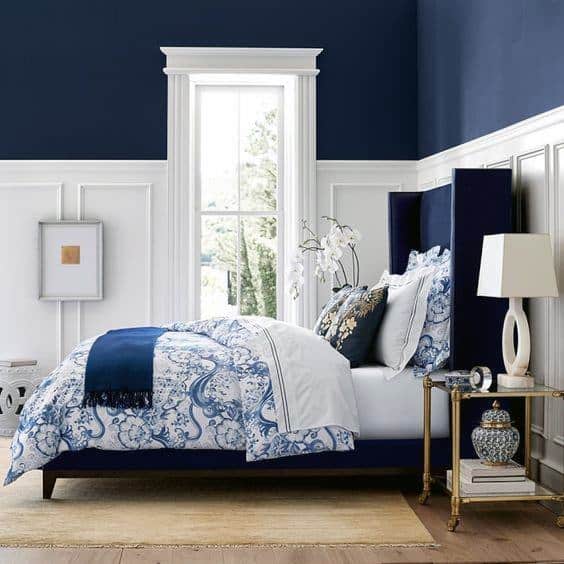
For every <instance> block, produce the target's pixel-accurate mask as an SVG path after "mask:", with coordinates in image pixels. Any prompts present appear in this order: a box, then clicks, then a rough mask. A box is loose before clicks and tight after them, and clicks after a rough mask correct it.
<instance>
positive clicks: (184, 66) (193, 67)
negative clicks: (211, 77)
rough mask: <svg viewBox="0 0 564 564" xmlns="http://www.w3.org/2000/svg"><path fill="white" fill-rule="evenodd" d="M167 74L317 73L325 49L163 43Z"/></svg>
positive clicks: (162, 48) (309, 74)
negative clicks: (164, 45) (165, 45)
mask: <svg viewBox="0 0 564 564" xmlns="http://www.w3.org/2000/svg"><path fill="white" fill-rule="evenodd" d="M161 51H162V52H163V53H164V54H165V55H166V68H165V69H164V72H165V74H169V75H170V74H187V73H188V74H190V73H194V72H229V73H239V72H241V73H267V74H293V75H300V76H315V75H317V74H318V73H319V71H318V70H317V69H316V68H315V64H316V58H317V56H318V55H319V54H320V53H321V52H322V51H323V49H257V48H247V47H161Z"/></svg>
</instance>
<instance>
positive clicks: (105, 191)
mask: <svg viewBox="0 0 564 564" xmlns="http://www.w3.org/2000/svg"><path fill="white" fill-rule="evenodd" d="M151 192H152V185H151V184H150V183H135V184H133V183H101V184H79V186H78V201H77V219H99V218H104V220H103V221H104V251H105V252H104V271H105V272H107V273H108V275H107V276H105V280H104V299H103V300H102V301H101V302H91V303H87V302H79V303H78V312H79V315H78V316H77V340H78V341H81V340H82V339H84V338H89V337H92V336H94V335H97V334H100V333H103V332H104V331H106V330H107V329H116V328H120V327H123V320H124V319H127V320H128V323H129V324H131V325H151V323H152V319H153V303H152V302H153V292H152V278H153V271H152V255H153V249H152V246H153V239H152V233H151V232H152V223H153V221H152V210H151V199H152V198H151Z"/></svg>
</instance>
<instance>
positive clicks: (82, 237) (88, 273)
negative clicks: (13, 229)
mask: <svg viewBox="0 0 564 564" xmlns="http://www.w3.org/2000/svg"><path fill="white" fill-rule="evenodd" d="M102 298H103V232H102V222H101V221H99V220H95V219H93V220H82V221H78V220H76V221H73V220H69V221H40V222H39V299H40V300H73V301H77V300H101V299H102Z"/></svg>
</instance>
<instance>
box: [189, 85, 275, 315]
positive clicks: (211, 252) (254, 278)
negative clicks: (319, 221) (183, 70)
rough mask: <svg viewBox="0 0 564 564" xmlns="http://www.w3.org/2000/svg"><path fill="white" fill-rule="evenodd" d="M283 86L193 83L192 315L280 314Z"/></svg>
mask: <svg viewBox="0 0 564 564" xmlns="http://www.w3.org/2000/svg"><path fill="white" fill-rule="evenodd" d="M283 122H284V120H283V87H282V86H268V85H262V86H257V85H205V84H202V85H197V86H196V88H195V123H196V129H195V156H196V178H195V185H196V198H197V202H198V203H199V205H198V210H199V212H198V214H197V215H198V218H197V221H198V224H199V234H200V248H199V281H198V282H199V288H200V292H199V312H197V315H198V317H201V318H208V317H214V316H223V315H239V314H241V315H264V316H269V317H277V316H280V317H281V308H282V293H283V284H284V277H283V276H281V273H283V267H282V257H283V252H282V248H281V245H282V242H283V239H284V237H283V195H284V190H283V182H282V177H283V139H284V135H283Z"/></svg>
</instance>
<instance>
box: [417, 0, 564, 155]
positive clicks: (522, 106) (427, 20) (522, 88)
mask: <svg viewBox="0 0 564 564" xmlns="http://www.w3.org/2000/svg"><path fill="white" fill-rule="evenodd" d="M417 20H418V109H419V111H418V115H419V123H418V137H419V140H418V151H419V156H420V157H424V156H427V155H430V154H432V153H436V152H438V151H441V150H443V149H446V148H448V147H451V146H453V145H458V144H459V143H463V142H465V141H468V140H470V139H473V138H475V137H479V136H481V135H485V134H486V133H489V132H491V131H495V130H496V129H500V128H502V127H505V126H507V125H509V124H511V123H515V122H517V121H520V120H522V119H525V118H527V117H530V116H532V115H535V114H538V113H541V112H543V111H546V110H549V109H551V108H554V107H557V106H560V105H562V104H564V2H563V1H562V0H418V18H417Z"/></svg>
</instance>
